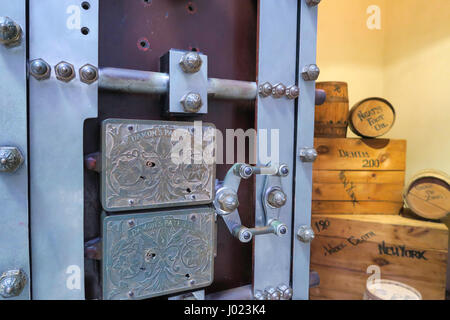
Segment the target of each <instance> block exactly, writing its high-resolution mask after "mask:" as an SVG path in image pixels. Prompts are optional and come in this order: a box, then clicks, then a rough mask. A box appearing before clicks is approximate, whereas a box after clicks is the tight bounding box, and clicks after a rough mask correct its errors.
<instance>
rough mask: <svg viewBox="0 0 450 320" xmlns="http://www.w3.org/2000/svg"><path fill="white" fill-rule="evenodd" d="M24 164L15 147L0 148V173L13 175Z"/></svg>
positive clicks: (20, 154)
mask: <svg viewBox="0 0 450 320" xmlns="http://www.w3.org/2000/svg"><path fill="white" fill-rule="evenodd" d="M23 162H24V157H23V155H22V152H20V150H19V149H18V148H16V147H0V172H10V173H13V172H15V171H16V170H17V169H19V167H20V166H21V165H22V163H23Z"/></svg>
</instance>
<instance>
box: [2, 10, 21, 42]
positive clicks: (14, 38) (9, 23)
mask: <svg viewBox="0 0 450 320" xmlns="http://www.w3.org/2000/svg"><path fill="white" fill-rule="evenodd" d="M21 39H22V28H21V27H20V26H19V25H18V24H17V23H15V22H14V20H12V19H11V18H9V17H0V43H2V44H4V45H6V46H11V47H13V46H17V45H19V44H20V41H21Z"/></svg>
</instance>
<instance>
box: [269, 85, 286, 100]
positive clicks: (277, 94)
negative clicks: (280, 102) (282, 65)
mask: <svg viewBox="0 0 450 320" xmlns="http://www.w3.org/2000/svg"><path fill="white" fill-rule="evenodd" d="M285 94H286V86H285V85H284V84H282V83H277V84H276V85H274V86H273V89H272V96H273V97H274V98H275V99H277V98H281V97H282V96H284V95H285Z"/></svg>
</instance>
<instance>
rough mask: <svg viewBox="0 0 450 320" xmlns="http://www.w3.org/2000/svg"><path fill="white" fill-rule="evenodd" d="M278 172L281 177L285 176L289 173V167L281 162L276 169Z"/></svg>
mask: <svg viewBox="0 0 450 320" xmlns="http://www.w3.org/2000/svg"><path fill="white" fill-rule="evenodd" d="M278 173H279V175H280V176H282V177H287V176H288V175H289V167H288V165H287V164H282V165H281V166H280V168H279V169H278Z"/></svg>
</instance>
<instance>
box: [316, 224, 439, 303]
mask: <svg viewBox="0 0 450 320" xmlns="http://www.w3.org/2000/svg"><path fill="white" fill-rule="evenodd" d="M312 227H313V229H314V231H315V232H316V238H315V239H314V241H313V242H312V245H311V269H312V270H315V271H317V272H318V273H319V276H320V285H319V287H318V288H313V289H311V292H310V294H311V298H312V299H316V298H317V299H362V297H363V294H364V290H365V284H366V281H367V279H368V277H369V274H366V272H367V268H368V267H369V266H371V265H376V266H379V267H380V268H381V278H382V279H391V280H397V281H400V282H402V283H405V284H407V285H410V286H412V287H414V288H415V289H417V290H418V291H419V292H420V293H421V294H422V295H423V298H424V299H443V298H444V296H445V285H446V269H447V255H448V253H447V252H448V229H447V227H446V226H445V225H444V224H442V223H434V222H427V221H419V220H415V219H409V218H404V217H401V216H379V215H314V216H313V217H312ZM396 252H397V253H398V254H395V253H396Z"/></svg>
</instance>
